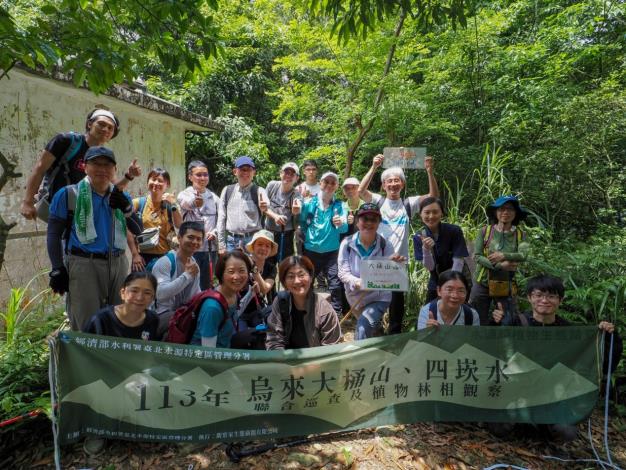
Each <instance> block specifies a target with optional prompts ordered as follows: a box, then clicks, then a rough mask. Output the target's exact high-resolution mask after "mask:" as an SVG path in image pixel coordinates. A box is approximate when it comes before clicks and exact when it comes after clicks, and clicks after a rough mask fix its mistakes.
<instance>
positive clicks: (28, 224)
mask: <svg viewBox="0 0 626 470" xmlns="http://www.w3.org/2000/svg"><path fill="white" fill-rule="evenodd" d="M96 105H104V106H105V107H107V108H109V109H111V110H112V111H113V112H114V113H115V114H116V116H118V118H119V119H120V121H121V127H120V133H119V135H118V136H117V137H116V138H115V139H113V140H112V141H111V142H110V143H109V146H110V147H111V148H112V149H113V150H114V151H115V154H116V156H117V159H118V173H119V174H120V175H121V174H123V172H124V171H125V169H126V168H127V167H128V165H129V163H130V162H131V160H132V159H133V158H137V159H138V160H139V162H140V164H141V167H142V169H143V170H144V171H145V170H149V169H150V168H151V167H153V166H161V167H164V168H166V169H167V170H168V171H169V172H170V175H171V177H172V185H173V190H175V191H179V190H182V189H183V188H184V185H185V168H184V162H185V130H204V129H203V128H201V127H199V126H197V125H195V124H191V123H189V122H186V121H183V120H180V119H176V118H174V117H171V116H168V115H165V114H160V113H157V112H154V111H150V110H147V109H144V108H140V107H138V106H135V105H133V104H129V103H126V102H124V101H121V100H118V99H115V98H111V97H109V96H104V95H100V96H96V95H94V94H93V93H91V92H89V91H87V90H84V89H77V88H74V87H73V86H71V85H70V84H67V83H64V82H60V81H57V80H51V79H46V78H43V77H40V76H37V75H31V74H29V73H27V72H24V71H22V70H14V71H12V72H11V74H10V79H6V78H4V79H2V81H0V151H1V152H2V153H3V154H4V155H5V156H6V157H7V158H8V159H9V160H10V161H13V162H16V163H18V167H17V171H19V172H21V173H22V174H23V177H22V178H20V179H17V180H12V181H11V182H10V183H8V184H7V185H6V186H5V187H4V190H3V191H2V194H0V213H1V214H2V217H3V218H4V220H5V221H6V222H8V223H11V222H17V224H18V225H17V226H16V227H14V228H13V229H12V230H11V233H10V235H9V236H10V239H9V241H8V243H7V250H6V255H5V256H6V258H5V262H4V266H3V267H2V270H1V272H0V305H2V304H3V303H4V300H5V299H6V297H7V295H8V291H9V288H10V287H15V286H21V285H24V284H25V283H26V282H28V281H29V280H30V279H31V278H32V277H33V276H34V275H35V274H36V273H37V272H40V271H42V270H45V269H48V268H49V263H48V257H47V254H46V249H45V230H46V224H44V223H42V222H40V221H36V222H34V221H28V220H25V219H24V218H23V217H21V216H20V214H19V207H20V203H21V200H22V196H23V191H24V187H25V184H26V178H27V177H28V175H29V173H30V170H31V168H33V166H34V164H35V161H36V160H37V158H38V154H39V152H40V150H41V149H43V148H44V147H45V145H46V143H47V142H48V141H49V140H50V139H51V138H52V137H53V136H54V135H55V134H57V133H59V132H66V131H70V130H74V131H81V132H82V131H83V130H84V126H85V116H86V115H87V114H88V113H89V111H91V110H92V109H93V108H94V107H96ZM146 173H147V172H146ZM146 173H144V175H145V174H146ZM145 189H146V185H145V178H144V177H141V178H139V179H138V180H135V181H133V184H132V185H130V187H129V190H130V192H131V193H132V194H133V195H137V194H139V193H140V192H143V191H145ZM41 280H42V283H41V284H40V285H45V284H44V282H47V278H46V277H45V276H42V278H41Z"/></svg>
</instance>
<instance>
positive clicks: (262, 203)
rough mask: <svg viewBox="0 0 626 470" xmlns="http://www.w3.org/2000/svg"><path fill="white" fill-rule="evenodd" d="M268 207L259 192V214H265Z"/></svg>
mask: <svg viewBox="0 0 626 470" xmlns="http://www.w3.org/2000/svg"><path fill="white" fill-rule="evenodd" d="M269 207H270V205H269V202H268V201H267V200H265V198H264V197H263V193H261V192H259V209H261V212H266V211H267V210H268V209H269Z"/></svg>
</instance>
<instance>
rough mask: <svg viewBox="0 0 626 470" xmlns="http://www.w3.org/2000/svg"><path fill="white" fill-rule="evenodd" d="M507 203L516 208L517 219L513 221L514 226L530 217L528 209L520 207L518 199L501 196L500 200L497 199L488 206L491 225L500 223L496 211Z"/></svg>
mask: <svg viewBox="0 0 626 470" xmlns="http://www.w3.org/2000/svg"><path fill="white" fill-rule="evenodd" d="M507 202H509V203H511V204H512V205H513V207H514V208H515V218H514V219H513V225H518V224H519V223H520V222H521V221H522V220H524V219H525V218H526V217H527V216H528V211H526V209H524V208H523V207H522V206H521V205H520V203H519V199H517V198H516V197H515V196H513V195H511V196H500V197H499V198H498V199H496V200H495V201H493V202H492V203H491V204H489V205H488V206H487V217H489V221H490V222H491V223H495V222H497V221H498V219H497V217H496V209H498V207H502V206H503V205H505V204H506V203H507Z"/></svg>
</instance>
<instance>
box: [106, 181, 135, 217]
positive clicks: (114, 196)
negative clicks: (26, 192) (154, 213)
mask: <svg viewBox="0 0 626 470" xmlns="http://www.w3.org/2000/svg"><path fill="white" fill-rule="evenodd" d="M109 207H111V209H120V210H121V211H122V212H123V213H124V215H128V214H130V213H131V212H132V211H133V206H132V204H131V202H130V201H129V200H128V198H127V197H126V195H125V194H124V193H123V192H122V191H120V190H119V189H118V187H117V186H113V190H112V191H111V194H110V196H109Z"/></svg>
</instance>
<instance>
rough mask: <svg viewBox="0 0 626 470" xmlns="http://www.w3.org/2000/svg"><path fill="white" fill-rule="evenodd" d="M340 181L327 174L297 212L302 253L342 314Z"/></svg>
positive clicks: (342, 209) (342, 210) (343, 218)
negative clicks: (320, 278)
mask: <svg viewBox="0 0 626 470" xmlns="http://www.w3.org/2000/svg"><path fill="white" fill-rule="evenodd" d="M338 186H339V178H338V176H337V175H336V174H335V173H332V172H330V171H329V172H327V173H324V174H323V175H322V178H321V180H320V188H321V191H320V192H319V193H318V194H317V196H315V197H314V198H312V199H311V200H310V201H308V202H305V203H304V205H303V206H302V210H301V212H300V226H301V227H302V232H303V233H304V252H303V255H304V256H306V257H308V258H309V259H310V260H311V261H312V262H313V265H314V266H315V272H316V273H319V274H321V275H322V276H323V277H324V278H325V279H326V282H327V283H328V290H329V291H330V303H331V305H332V306H333V308H334V309H335V312H337V313H338V314H339V313H341V281H339V276H338V274H337V255H338V253H339V235H340V234H342V233H345V232H346V231H347V230H348V224H347V220H346V214H345V207H344V205H343V203H342V202H341V201H338V200H337V199H336V198H335V192H336V191H337V187H338Z"/></svg>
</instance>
